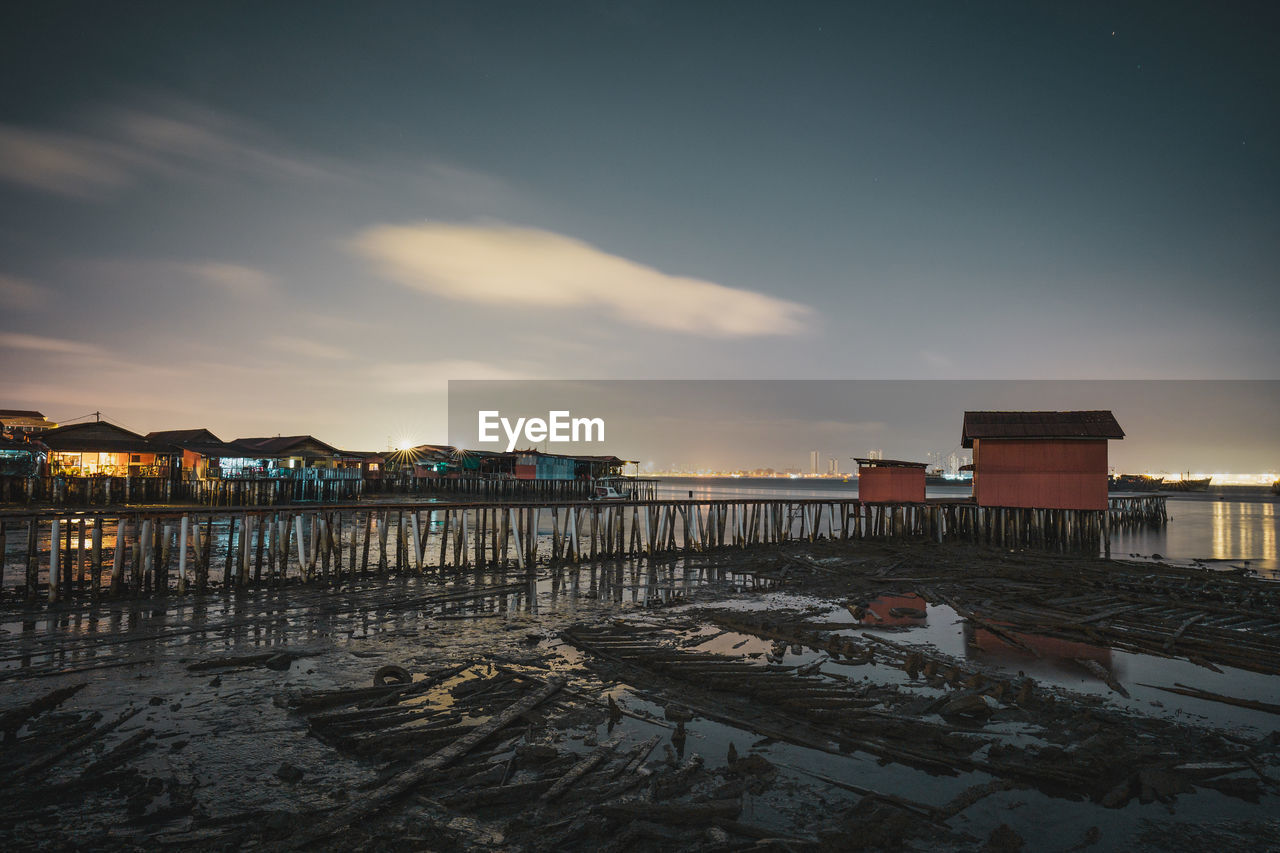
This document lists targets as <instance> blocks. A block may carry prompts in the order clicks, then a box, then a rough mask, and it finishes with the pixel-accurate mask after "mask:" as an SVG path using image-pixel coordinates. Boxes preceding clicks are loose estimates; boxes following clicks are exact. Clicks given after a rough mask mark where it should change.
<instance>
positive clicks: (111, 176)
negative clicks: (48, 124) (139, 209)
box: [0, 125, 130, 198]
mask: <svg viewBox="0 0 1280 853" xmlns="http://www.w3.org/2000/svg"><path fill="white" fill-rule="evenodd" d="M0 180H5V181H9V182H10V183H15V184H19V185H21V186H25V187H27V188H28V189H35V190H41V191H44V192H48V193H54V194H56V195H66V196H73V197H77V198H91V197H94V196H98V195H102V194H103V193H104V192H106V191H108V190H114V189H117V188H118V187H121V186H123V185H125V184H127V183H129V181H130V175H129V170H128V168H127V167H126V164H125V162H124V159H123V158H122V157H121V156H120V153H119V152H118V151H117V150H115V149H114V148H113V147H112V146H110V145H106V144H103V143H100V142H98V141H95V140H93V139H90V138H87V137H81V136H75V135H70V134H61V133H46V132H41V131H34V130H28V129H26V128H21V127H14V126H12V125H0Z"/></svg>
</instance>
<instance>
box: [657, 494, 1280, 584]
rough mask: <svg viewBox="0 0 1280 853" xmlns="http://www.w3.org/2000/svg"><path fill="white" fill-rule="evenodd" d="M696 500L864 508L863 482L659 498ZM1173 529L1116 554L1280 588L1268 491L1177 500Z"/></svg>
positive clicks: (1128, 535) (1128, 536)
mask: <svg viewBox="0 0 1280 853" xmlns="http://www.w3.org/2000/svg"><path fill="white" fill-rule="evenodd" d="M690 491H692V492H693V496H694V497H695V498H700V499H703V500H705V499H707V498H725V499H732V498H739V499H750V498H775V499H778V498H811V499H819V500H821V499H827V500H833V501H838V500H857V497H858V483H857V480H850V481H847V482H846V481H843V480H817V479H810V480H806V479H800V480H791V479H782V478H777V479H735V478H730V477H701V478H685V479H675V478H669V479H664V480H661V481H660V482H659V484H658V497H659V498H665V499H673V498H684V497H688V495H689V492H690ZM969 494H970V492H969V489H968V488H965V487H955V486H930V487H929V489H928V496H929V497H930V498H953V499H962V498H967V497H969ZM1167 498H1168V502H1169V503H1168V506H1169V519H1170V520H1169V525H1168V526H1167V527H1165V528H1162V529H1137V530H1123V529H1122V530H1115V531H1113V532H1112V537H1111V553H1112V555H1113V556H1117V557H1123V556H1127V555H1129V554H1141V555H1151V554H1160V555H1162V556H1164V557H1169V558H1171V559H1175V560H1224V561H1230V562H1232V563H1233V564H1235V565H1242V564H1243V561H1246V560H1247V561H1248V562H1249V568H1251V569H1254V570H1256V571H1257V572H1258V573H1259V574H1262V575H1263V576H1267V577H1272V578H1276V579H1277V580H1280V555H1278V554H1277V551H1276V548H1277V541H1276V540H1277V536H1276V527H1277V524H1280V515H1278V514H1277V512H1276V505H1277V498H1276V496H1275V495H1273V494H1271V490H1270V488H1268V487H1265V486H1263V487H1258V486H1222V487H1216V488H1214V489H1213V490H1212V491H1210V492H1204V493H1170V494H1169V495H1167Z"/></svg>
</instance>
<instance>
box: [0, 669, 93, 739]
mask: <svg viewBox="0 0 1280 853" xmlns="http://www.w3.org/2000/svg"><path fill="white" fill-rule="evenodd" d="M88 683H89V682H87V681H82V682H80V683H79V684H73V685H71V686H70V687H59V688H58V689H57V690H54V691H52V692H50V693H46V694H45V695H43V696H41V697H40V698H39V699H34V700H32V701H30V702H28V703H27V704H25V705H20V706H18V707H17V708H13V709H12V710H9V711H5V712H4V714H3V715H0V731H2V732H4V734H5V737H6V738H7V739H12V738H13V736H14V735H16V734H17V732H18V729H20V728H22V726H23V724H24V723H26V721H27V720H29V719H31V718H32V717H35V716H38V715H39V714H43V713H44V712H45V711H49V710H52V709H54V708H56V707H58V706H59V705H61V704H62V703H63V702H65V701H67V700H68V699H70V698H71V697H72V696H74V695H76V694H77V693H79V692H80V691H81V689H83V688H84V686H85V685H86V684H88Z"/></svg>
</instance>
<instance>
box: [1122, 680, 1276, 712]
mask: <svg viewBox="0 0 1280 853" xmlns="http://www.w3.org/2000/svg"><path fill="white" fill-rule="evenodd" d="M1141 686H1142V687H1150V688H1152V689H1154V690H1163V691H1164V692H1165V693H1177V694H1178V695H1180V696H1190V697H1192V698H1193V699H1205V700H1207V701H1209V702H1221V703H1223V704H1224V705H1235V706H1236V707H1238V708H1248V709H1250V710H1251V711H1264V712H1266V713H1268V714H1280V705H1273V704H1271V703H1270V702H1259V701H1258V700H1256V699H1237V698H1236V697H1234V696H1225V695H1223V694H1221V693H1210V692H1209V691H1208V690H1201V689H1199V688H1198V687H1188V686H1187V685H1185V684H1179V683H1178V682H1176V681H1175V682H1174V686H1173V687H1161V686H1160V685H1158V684H1142V685H1141Z"/></svg>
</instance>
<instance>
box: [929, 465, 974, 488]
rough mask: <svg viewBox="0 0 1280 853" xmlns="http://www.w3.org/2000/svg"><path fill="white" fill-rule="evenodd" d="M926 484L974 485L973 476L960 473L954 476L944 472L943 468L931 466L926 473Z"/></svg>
mask: <svg viewBox="0 0 1280 853" xmlns="http://www.w3.org/2000/svg"><path fill="white" fill-rule="evenodd" d="M924 484H925V485H926V486H972V485H973V477H972V475H971V476H968V477H965V476H962V475H960V474H957V475H955V476H954V477H953V476H951V475H949V474H944V473H943V471H942V469H941V468H930V469H929V470H928V471H926V472H925V474H924Z"/></svg>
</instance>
